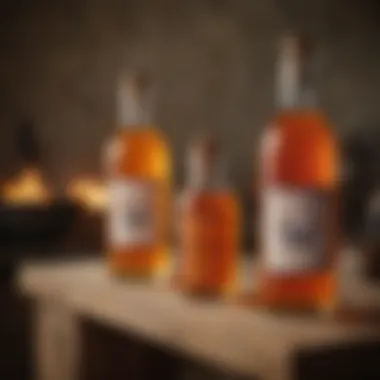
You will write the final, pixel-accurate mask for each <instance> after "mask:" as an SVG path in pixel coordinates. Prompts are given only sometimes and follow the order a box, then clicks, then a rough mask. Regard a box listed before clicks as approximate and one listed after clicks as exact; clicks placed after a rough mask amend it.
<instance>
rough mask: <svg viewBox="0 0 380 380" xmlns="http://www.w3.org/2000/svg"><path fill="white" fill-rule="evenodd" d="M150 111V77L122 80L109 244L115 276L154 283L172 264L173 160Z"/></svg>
mask: <svg viewBox="0 0 380 380" xmlns="http://www.w3.org/2000/svg"><path fill="white" fill-rule="evenodd" d="M151 106H152V91H151V86H150V83H149V81H148V79H147V77H145V76H143V75H140V74H136V75H129V76H128V75H123V76H121V78H120V79H119V82H118V92H117V123H118V127H117V132H116V135H115V136H114V137H113V139H112V140H111V141H110V143H109V144H108V145H107V147H106V171H107V177H108V191H109V205H108V206H109V207H108V219H107V230H106V235H107V236H106V240H107V245H108V247H107V248H108V263H109V267H110V269H111V272H112V273H113V274H115V275H117V276H122V277H134V278H141V277H143V278H151V277H154V276H156V275H158V274H160V273H161V271H162V270H165V269H166V268H167V266H168V265H169V263H170V257H169V245H170V241H169V223H170V220H169V215H170V202H171V200H170V193H171V176H172V164H171V155H170V152H169V147H168V145H167V143H166V139H165V138H164V136H163V134H162V133H161V132H160V131H159V130H157V129H156V128H155V125H154V123H153V122H152V118H151V113H152V109H151Z"/></svg>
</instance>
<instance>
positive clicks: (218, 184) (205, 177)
mask: <svg viewBox="0 0 380 380" xmlns="http://www.w3.org/2000/svg"><path fill="white" fill-rule="evenodd" d="M226 173H227V170H226V165H225V162H224V160H222V159H218V160H217V161H215V162H207V161H205V160H204V157H202V155H201V154H197V152H190V154H189V157H188V167H187V179H186V185H187V188H190V189H197V190H216V189H222V188H226V187H227V185H228V184H227V174H226Z"/></svg>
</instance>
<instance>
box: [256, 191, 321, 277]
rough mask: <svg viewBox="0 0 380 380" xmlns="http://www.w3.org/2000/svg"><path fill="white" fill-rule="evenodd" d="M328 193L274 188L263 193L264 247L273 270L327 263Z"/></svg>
mask: <svg viewBox="0 0 380 380" xmlns="http://www.w3.org/2000/svg"><path fill="white" fill-rule="evenodd" d="M327 211H328V197H327V194H326V193H323V192H318V191H312V190H303V189H291V188H290V189H286V188H284V189H282V188H274V189H269V190H267V191H266V193H265V195H264V197H263V215H262V216H263V223H262V228H263V230H262V247H263V254H264V263H265V266H266V268H267V269H268V270H269V271H271V272H281V273H284V274H292V273H300V272H302V273H303V272H309V271H317V270H320V269H322V268H323V267H324V266H325V265H326V248H327V246H326V240H327V239H326V238H327V228H328V226H327V223H328V212H327Z"/></svg>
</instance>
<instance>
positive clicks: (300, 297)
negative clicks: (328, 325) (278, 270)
mask: <svg viewBox="0 0 380 380" xmlns="http://www.w3.org/2000/svg"><path fill="white" fill-rule="evenodd" d="M258 304H259V305H260V306H261V307H265V308H267V309H271V310H273V311H276V312H281V313H286V314H289V313H291V314H294V313H296V314H307V315H315V314H318V315H329V314H331V313H333V312H334V310H335V309H336V286H335V277H334V276H333V275H332V274H331V273H330V272H329V273H315V274H305V275H302V276H273V275H270V276H265V278H264V281H262V285H261V288H260V289H259V292H258Z"/></svg>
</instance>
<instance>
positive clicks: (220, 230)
mask: <svg viewBox="0 0 380 380" xmlns="http://www.w3.org/2000/svg"><path fill="white" fill-rule="evenodd" d="M239 229H240V227H239V216H238V202H237V197H236V196H235V194H234V192H233V191H232V190H231V188H230V186H229V184H228V183H227V179H226V173H225V167H224V162H223V157H222V155H221V151H220V149H219V146H218V145H217V143H216V141H215V140H213V139H212V138H210V137H206V136H205V137H203V138H200V139H198V140H197V141H195V142H193V144H192V145H191V146H190V149H189V151H188V156H187V182H186V186H185V189H184V190H183V192H182V194H181V197H180V204H179V246H180V250H179V252H180V266H179V271H180V273H179V276H178V277H179V281H178V282H179V287H180V288H181V289H182V290H183V291H184V292H185V293H187V294H191V295H195V296H201V297H203V296H204V297H225V296H229V295H230V294H232V293H233V292H234V290H235V287H236V280H237V277H236V276H237V265H238V251H239V235H240V231H239Z"/></svg>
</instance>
